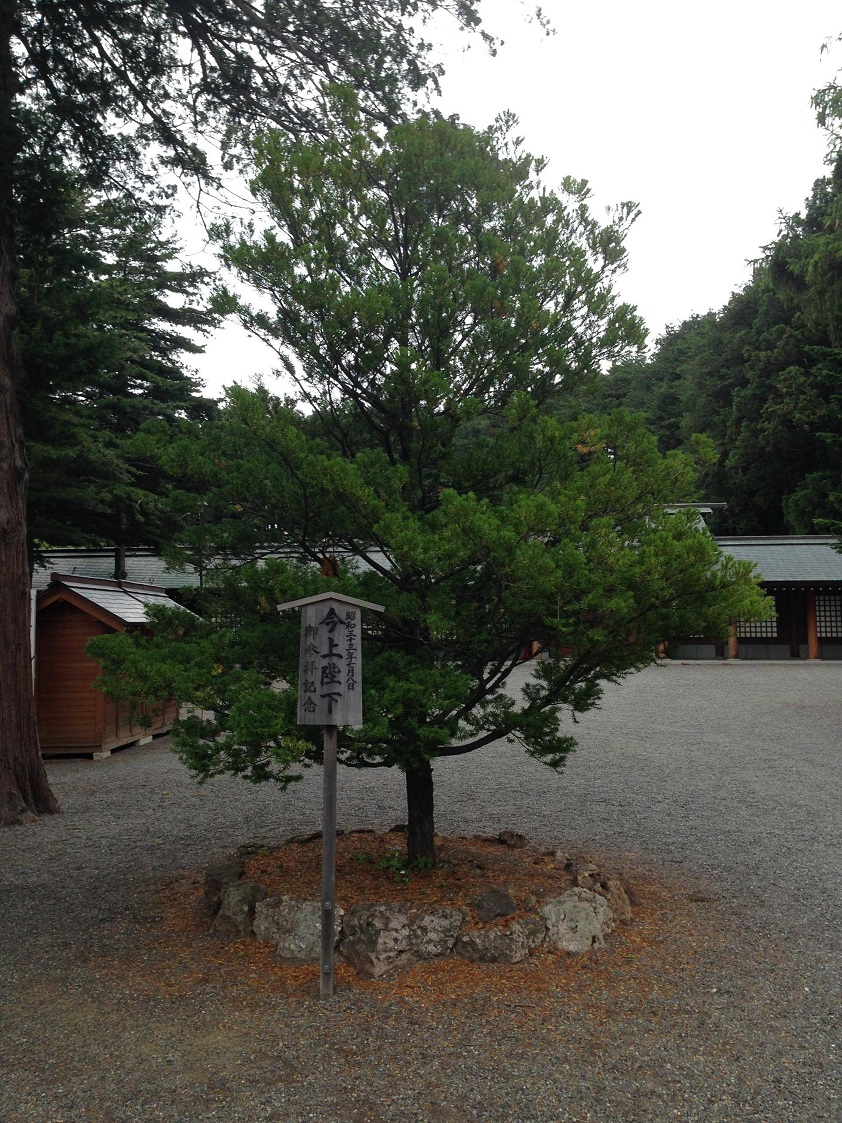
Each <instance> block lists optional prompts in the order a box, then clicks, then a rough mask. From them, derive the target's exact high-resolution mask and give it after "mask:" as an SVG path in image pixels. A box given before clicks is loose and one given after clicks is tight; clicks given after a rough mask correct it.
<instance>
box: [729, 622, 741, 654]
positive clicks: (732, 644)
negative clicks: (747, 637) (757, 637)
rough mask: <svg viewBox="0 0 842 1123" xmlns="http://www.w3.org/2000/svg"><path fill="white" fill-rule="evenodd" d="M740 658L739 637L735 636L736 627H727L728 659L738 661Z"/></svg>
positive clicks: (731, 625) (733, 625)
mask: <svg viewBox="0 0 842 1123" xmlns="http://www.w3.org/2000/svg"><path fill="white" fill-rule="evenodd" d="M739 657H740V637H739V636H738V635H737V625H736V624H729V625H728V658H729V659H739Z"/></svg>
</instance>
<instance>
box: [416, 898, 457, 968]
mask: <svg viewBox="0 0 842 1123" xmlns="http://www.w3.org/2000/svg"><path fill="white" fill-rule="evenodd" d="M461 927H462V913H461V912H459V911H457V910H456V909H448V908H437V909H430V911H429V912H416V913H413V914H412V916H411V917H410V919H409V947H410V951H411V952H412V954H413V955H416V956H417V957H418V958H419V959H438V958H439V957H441V956H443V955H450V953H451V952H452V951H453V945H454V944H455V943H456V937H457V936H458V935H459V929H460V928H461Z"/></svg>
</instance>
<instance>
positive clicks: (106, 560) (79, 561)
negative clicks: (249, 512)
mask: <svg viewBox="0 0 842 1123" xmlns="http://www.w3.org/2000/svg"><path fill="white" fill-rule="evenodd" d="M55 571H59V572H60V573H62V574H64V575H66V576H71V577H72V576H76V575H78V574H84V575H85V576H86V577H97V578H100V579H102V580H110V579H113V577H114V551H113V550H86V549H81V548H80V549H59V550H49V551H47V552H45V553H44V554H43V557H42V561H41V563H40V564H37V565H36V566H35V568H34V570H33V572H32V588H33V589H46V587H47V586H48V585H49V583H50V578H51V576H52V574H53V573H54V572H55ZM126 573H127V574H128V581H129V582H139V583H141V584H146V585H159V586H163V587H164V588H165V589H179V588H182V587H184V586H185V585H189V586H197V585H198V584H199V574H198V572H197V570H195V569H193V568H192V567H188V568H187V569H185V570H180V569H169V568H168V567H167V565H166V563H165V562H164V561H163V559H162V558H160V557H158V556H157V555H156V554H155V553H153V551H152V550H141V549H131V550H126ZM127 583H128V582H127V581H124V582H123V584H124V585H126V584H127Z"/></svg>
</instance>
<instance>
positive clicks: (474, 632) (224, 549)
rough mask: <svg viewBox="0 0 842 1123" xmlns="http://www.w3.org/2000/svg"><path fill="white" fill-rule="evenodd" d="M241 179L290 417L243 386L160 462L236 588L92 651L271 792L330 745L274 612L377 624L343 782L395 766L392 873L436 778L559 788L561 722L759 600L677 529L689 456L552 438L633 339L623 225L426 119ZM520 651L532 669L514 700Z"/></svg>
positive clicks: (221, 582)
mask: <svg viewBox="0 0 842 1123" xmlns="http://www.w3.org/2000/svg"><path fill="white" fill-rule="evenodd" d="M343 132H344V135H343ZM258 166H259V173H258V176H257V178H256V180H255V191H256V193H257V195H258V198H259V200H260V202H261V204H262V205H263V207H264V208H265V213H266V217H267V225H266V228H265V229H264V230H263V231H262V232H261V233H259V234H258V233H255V232H251V233H248V234H247V235H246V236H245V237H242V238H234V237H229V240H228V242H227V247H226V253H227V255H228V257H229V260H230V261H231V263H232V264H233V265H235V266H236V267H237V268H238V269H239V270H240V271H241V272H242V273H243V275H244V276H246V277H247V278H248V279H249V280H250V281H252V282H253V283H257V284H259V286H260V287H261V288H262V289H263V290H264V292H265V293H267V294H270V295H271V299H272V310H271V311H269V312H262V311H253V310H250V309H245V310H244V312H243V314H244V317H245V319H246V322H247V323H248V325H249V327H250V328H252V329H253V330H258V331H261V332H262V333H263V334H264V335H265V336H266V337H267V338H268V339H271V340H272V341H273V342H274V344H275V346H276V347H277V349H278V353H279V356H280V358H281V360H282V361H283V362H284V363H285V365H286V368H287V370H288V371H289V373H290V375H291V376H292V377H293V378H294V379H295V380H296V381H297V383H298V385H299V387H300V400H299V402H297V403H296V402H293V401H289V402H282V401H280V400H278V399H277V398H274V397H273V396H272V395H271V394H269V393H268V392H267V391H266V390H259V391H255V392H249V391H245V390H242V389H237V390H234V391H232V392H231V393H230V396H229V399H228V403H227V405H226V407H225V408H223V410H222V411H221V413H220V416H219V417H218V418H217V419H216V420H214V421H211V422H209V423H207V424H206V425H204V426H202V429H201V435H200V437H199V438H198V439H197V437H196V435H195V434H192V433H191V434H190V435H189V436H187V437H186V438H185V439H184V440H183V441H182V442H176V443H174V444H173V445H171V446H170V447H169V450H168V453H167V460H166V463H167V465H168V467H169V468H170V469H172V470H174V471H175V470H177V471H178V472H179V473H180V474H182V475H183V476H185V477H186V478H189V479H192V481H193V490H194V492H195V494H196V495H197V496H211V497H212V509H213V510H215V511H217V512H219V511H224V512H225V517H224V518H222V519H221V520H220V521H219V522H218V524H217V526H216V529H215V535H214V536H215V542H216V553H217V556H218V557H219V558H220V559H225V558H228V559H230V561H231V563H232V564H230V565H222V566H221V567H220V569H219V571H218V573H217V577H216V582H215V584H214V585H213V587H212V588H211V589H209V590H208V594H207V600H206V608H205V615H206V617H207V619H206V620H205V621H197V620H195V619H194V618H191V617H188V616H187V615H185V614H182V613H176V614H175V615H174V616H167V615H165V614H164V615H160V616H158V617H156V625H157V634H156V637H155V638H154V639H153V640H151V641H146V640H140V641H135V640H133V639H132V638H131V637H124V636H120V637H116V638H109V639H108V640H107V641H105V642H102V641H97V642H95V643H94V644H93V645H92V647H91V650H92V651H93V652H94V654H95V655H96V657H97V658H98V659H100V660H101V661H102V662H103V664H104V667H105V672H106V683H107V686H108V689H109V690H110V691H112V692H114V693H116V694H118V695H121V696H128V697H134V698H142V697H145V696H155V695H156V694H158V695H159V694H160V693H161V691H162V690H164V689H165V688H166V689H170V690H172V689H173V688H174V689H175V692H176V695H177V697H178V698H179V700H180V701H181V702H183V703H184V704H185V705H186V706H187V707H188V709H189V712H188V715H187V716H185V717H184V718H183V719H182V720H181V721H180V722H178V723H177V725H176V727H175V730H174V736H175V743H176V745H177V747H178V749H179V751H180V752H181V753H182V755H183V756H184V758H185V759H186V761H187V762H188V763H189V764H190V765H191V766H192V767H193V768H194V769H195V771H196V772H197V773H198V774H199V776H202V777H204V776H209V775H213V774H215V773H217V772H222V771H231V772H234V773H236V774H239V775H243V776H245V777H247V778H249V779H252V780H254V781H261V780H264V779H274V780H277V781H278V782H280V783H282V784H286V783H288V782H290V780H292V779H294V778H295V776H296V775H298V774H299V773H298V768H299V766H300V765H306V764H307V763H311V762H313V761H315V760H318V759H319V755H320V746H319V744H318V739H317V737H316V736H315V734H314V731H313V730H310V729H308V728H306V727H305V728H299V727H298V726H297V725H296V724H295V722H296V714H295V702H296V700H295V696H294V695H295V691H293V690H288V689H283V684H284V683H289V682H294V681H295V678H296V675H297V659H298V629H297V622H296V621H288V620H279V619H278V616H277V613H276V612H275V609H274V606H275V605H276V604H277V603H278V602H279V601H284V600H289V599H293V598H295V597H298V596H305V595H309V594H312V593H315V592H317V591H322V590H326V589H327V588H330V587H331V586H334V587H336V588H338V589H339V591H343V592H346V593H349V594H351V595H353V596H358V597H361V598H363V599H366V600H373V601H376V602H378V603H382V604H384V605H385V606H386V611H385V613H384V614H383V616H382V618H379V617H378V619H377V620H376V621H370V622H368V623H367V625H366V635H365V637H364V659H363V662H364V676H363V677H364V689H365V694H364V699H365V711H364V712H365V725H364V726H363V727H362V728H361V729H350V730H345V733H344V737H343V742H342V749H341V759H342V760H343V762H344V763H345V764H348V765H350V766H352V767H362V768H377V767H394V766H397V767H399V768H400V769H401V770H402V771H403V772H404V774H405V777H406V793H407V808H408V856H409V859H410V860H411V861H414V860H417V859H418V858H427V859H433V858H434V856H435V850H434V838H433V770H432V766H433V762H434V761H435V760H437V759H441V758H444V757H452V756H456V755H464V754H467V753H471V752H474V751H476V750H480V749H482V747H483V746H485V745H488V744H489V743H490V742H491V741H495V740H498V739H500V738H503V739H507V740H509V741H510V742H512V743H516V744H518V745H520V746H522V747H524V748H525V749H526V750H527V751H528V752H529V753H531V754H532V755H533V756H535V757H536V758H537V759H539V760H542V761H544V762H545V763H547V764H549V765H551V766H553V767H556V768H558V767H560V766H561V765H562V763H563V761H564V759H565V756H566V755H567V754H568V753H569V752H570V751H571V749H572V747H573V741H572V738H570V737H569V736H568V735H566V734H565V733H563V732H562V731H561V730H560V728H559V716H560V713H561V712H562V710H569V711H571V712H572V713H573V714H574V716H575V715H577V714H579V713H581V712H583V711H585V710H587V709H589V708H590V707H591V706H593V705H594V704H595V703H596V701H597V700H598V698H599V695H600V683H601V682H603V681H605V680H613V679H616V678H618V677H620V676H622V675H624V674H626V673H628V672H629V671H631V670H633V669H636V668H639V667H641V666H643V665H645V664H646V663H648V662H650V661H651V659H652V652H653V650H654V647H655V644H656V642H657V641H658V640H660V639H662V638H663V637H664V636H666V635H669V634H674V633H682V632H687V631H691V632H692V631H698V630H699V629H700V628H701V627H705V628H712V629H715V630H717V631H723V630H724V629H725V628H726V626H727V623H728V621H729V620H732V619H735V618H738V617H745V616H747V615H748V616H750V615H753V614H756V613H757V612H758V611H760V597H759V594H758V593H757V590H756V586H755V585H754V583H753V582H752V580H751V579H750V577H749V576H748V573H747V567H745V566H741V565H734V564H733V563H732V562H730V561H729V560H727V559H722V558H718V557H717V553H718V552H717V550H716V547H715V545H714V543H713V540H712V539H710V538H709V537H708V536H707V535H704V534H700V533H698V532H697V531H696V530H694V529H693V527H692V523H691V520H689V519H687V518H684V517H683V516H671V515H668V514H667V513H666V509H665V508H666V504H667V503H668V502H673V501H676V500H681V499H685V498H689V496H690V495H691V489H692V486H693V484H692V472H691V470H690V466H689V463H688V461H687V460H686V458H684V457H682V456H681V455H679V454H673V455H670V456H667V457H662V456H660V454H659V453H658V452H657V449H656V447H655V442H654V440H653V439H652V438H651V437H648V436H647V435H646V434H645V432H644V431H643V428H642V425H641V424H640V422H639V421H634V420H633V419H631V418H630V417H629V416H628V415H624V414H618V415H616V416H614V417H613V418H612V419H611V420H609V421H607V422H603V421H600V420H599V419H597V418H593V417H592V418H586V419H584V420H582V421H579V422H576V423H571V424H562V423H561V422H559V421H558V420H556V419H555V418H554V417H553V416H552V409H551V406H552V404H553V402H554V401H555V400H556V399H557V398H559V396H563V395H564V394H565V393H566V392H568V391H569V390H570V388H571V387H572V386H575V384H576V383H577V381H578V380H580V379H582V378H586V377H588V376H590V375H592V374H593V372H594V370H598V369H599V366H600V364H601V363H603V362H605V361H608V360H611V359H619V358H621V357H623V356H624V355H626V354H628V353H629V352H633V351H635V350H636V349H637V347H638V346H639V345H640V342H641V338H642V330H641V326H640V323H639V321H638V319H637V317H636V316H635V315H634V311H633V309H631V308H629V307H628V306H626V305H623V304H620V303H619V302H618V300H617V299H616V297H615V295H614V293H613V290H612V286H611V281H612V278H613V276H614V275H615V274H616V272H617V271H618V270H619V269H621V268H622V267H623V263H624V250H623V245H622V241H623V234H624V231H625V229H626V227H627V225H628V223H629V222H630V221H631V220H632V218H633V216H634V213H635V210H634V207H632V206H630V205H624V206H622V207H619V208H618V209H617V210H616V212H615V213H614V215H613V217H612V220H611V221H609V223H608V224H607V225H605V226H602V225H600V224H599V223H598V222H596V221H595V220H594V218H593V217H592V216H591V214H590V212H589V210H588V207H587V202H586V200H587V187H586V185H585V184H583V183H581V182H575V181H571V180H568V181H566V182H565V185H564V188H563V190H562V191H561V192H560V193H553V192H550V191H548V190H547V189H545V188H544V187H542V186H541V185H540V183H539V182H538V180H537V178H536V176H537V174H538V173H539V172H540V169H541V166H542V165H541V163H540V162H538V161H535V160H533V159H532V158H531V157H530V156H528V155H526V154H524V153H522V152H521V151H520V149H519V146H518V145H517V143H516V142H513V141H512V140H511V138H510V136H509V133H508V131H507V129H506V128H505V127H498V128H495V129H492V130H489V131H487V132H484V133H477V132H475V131H473V130H472V129H469V128H465V127H461V126H459V125H458V124H457V123H454V122H451V121H443V120H436V119H431V118H426V117H421V118H420V119H418V120H417V121H415V122H413V123H407V124H403V125H398V126H396V127H394V128H393V129H391V130H390V131H389V132H388V134H387V135H386V137H385V139H384V141H383V142H382V143H380V142H379V141H378V140H377V139H376V138H374V137H372V136H371V135H370V134H369V133H368V132H367V131H366V130H365V129H364V128H362V127H361V126H359V125H358V126H357V127H356V128H353V127H352V123H349V121H348V120H347V119H346V121H345V123H344V125H343V126H342V127H341V128H340V129H339V131H338V132H337V135H336V139H335V140H333V141H328V142H327V143H320V144H317V145H314V144H312V143H306V142H295V141H291V140H289V139H288V138H286V137H284V136H282V135H279V134H277V133H274V132H273V133H269V134H267V135H266V136H264V138H263V139H262V141H261V143H260V147H259V155H258ZM180 505H181V502H180ZM208 532H209V526H208V523H207V522H203V523H202V525H201V535H202V541H203V542H206V541H207V537H208ZM184 541H185V545H186V546H187V547H188V548H189V546H190V537H189V535H185V539H184ZM278 551H280V552H281V553H283V554H285V555H286V559H287V560H277V559H275V560H272V559H267V556H266V555H267V554H268V553H270V552H275V553H277V552H278ZM326 560H327V561H329V562H330V563H331V565H332V567H333V568H334V570H335V573H336V576H332V577H330V578H328V577H323V576H320V573H319V569H318V568H317V565H318V564H319V563H321V565H322V568H323V569H325V568H327V566H326V565H325V562H326ZM715 563H716V564H715ZM533 642H537V643H539V644H540V645H541V647H542V648H543V650H544V652H545V653H546V655H547V658H546V659H545V660H544V661H542V662H540V663H539V664H538V665H537V668H536V671H535V675H534V677H533V679H532V681H531V682H530V683H529V685H528V686H526V687H525V688H524V690H523V692H522V693H521V694H518V693H512V692H511V691H510V690H508V689H507V683H508V681H509V678H510V676H511V674H512V672H513V671H514V669H515V668H516V667H517V666H518V664H519V663H520V661H521V658H522V652H523V649H524V647H525V646H528V645H530V644H531V643H533Z"/></svg>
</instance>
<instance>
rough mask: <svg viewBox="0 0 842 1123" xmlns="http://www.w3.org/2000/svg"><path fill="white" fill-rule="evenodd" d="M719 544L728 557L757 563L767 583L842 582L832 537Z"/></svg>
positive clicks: (840, 559)
mask: <svg viewBox="0 0 842 1123" xmlns="http://www.w3.org/2000/svg"><path fill="white" fill-rule="evenodd" d="M716 541H717V544H718V545H719V547H720V549H721V550H722V552H723V553H724V554H729V555H730V556H731V557H732V558H737V559H738V560H739V561H750V562H754V564H755V565H756V566H757V568H758V570H759V571H760V573H761V575H762V577H763V580H764V581H775V582H780V581H798V582H807V581H809V582H813V583H815V584H819V583H822V582H842V554H839V553H837V552H836V550H834V549H833V543H834V542H835V541H837V539H835V538H832V537H830V536H826V535H820V534H803V535H796V534H793V535H786V536H781V537H778V538H760V537H757V538H753V537H727V538H725V537H723V538H717V539H716Z"/></svg>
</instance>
